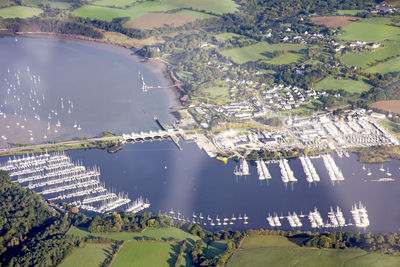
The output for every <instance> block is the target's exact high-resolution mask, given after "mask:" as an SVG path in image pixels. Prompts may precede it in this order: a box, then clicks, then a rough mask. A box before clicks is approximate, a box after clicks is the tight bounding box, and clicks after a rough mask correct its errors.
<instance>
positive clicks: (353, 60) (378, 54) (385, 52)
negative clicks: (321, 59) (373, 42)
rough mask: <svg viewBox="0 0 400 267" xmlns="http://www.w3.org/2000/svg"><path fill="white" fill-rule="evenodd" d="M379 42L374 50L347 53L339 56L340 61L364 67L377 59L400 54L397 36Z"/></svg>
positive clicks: (399, 40)
mask: <svg viewBox="0 0 400 267" xmlns="http://www.w3.org/2000/svg"><path fill="white" fill-rule="evenodd" d="M380 44H381V47H379V48H377V49H376V50H375V51H363V52H354V53H347V54H345V55H344V56H343V57H342V58H341V61H342V62H343V63H344V64H345V65H347V66H356V67H363V68H365V67H368V65H369V64H373V63H374V62H375V61H377V60H383V59H385V58H388V57H391V56H394V55H399V54H400V38H399V37H397V38H394V39H392V40H388V41H382V42H380ZM379 64H381V63H379Z"/></svg>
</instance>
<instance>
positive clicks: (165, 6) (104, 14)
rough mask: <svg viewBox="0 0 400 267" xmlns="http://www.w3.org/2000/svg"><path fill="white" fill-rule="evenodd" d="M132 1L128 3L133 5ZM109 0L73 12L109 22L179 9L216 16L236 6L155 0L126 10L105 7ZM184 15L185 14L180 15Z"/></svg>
mask: <svg viewBox="0 0 400 267" xmlns="http://www.w3.org/2000/svg"><path fill="white" fill-rule="evenodd" d="M128 1H129V0H118V1H117V2H116V3H115V4H114V5H115V6H117V7H124V6H125V4H126V3H128ZM133 1H134V0H131V1H130V2H131V3H133ZM110 3H114V1H111V0H102V1H100V2H92V3H91V4H87V5H84V6H82V7H80V8H78V9H76V10H74V11H73V14H74V15H75V16H78V17H83V18H86V17H89V18H91V19H101V20H106V21H111V20H112V19H114V18H119V17H130V18H131V19H132V20H134V19H137V18H139V17H141V16H144V15H146V14H148V13H150V12H165V11H169V10H174V9H179V8H193V9H198V10H205V11H208V12H213V13H216V14H222V13H229V12H234V11H236V4H235V3H234V2H233V1H232V0H219V1H213V0H158V1H157V0H156V1H146V2H141V3H138V4H137V5H134V6H132V7H129V8H127V9H122V8H113V7H107V6H108V5H110ZM198 13H200V12H197V13H187V14H186V15H189V16H190V17H194V18H200V16H203V15H199V14H198ZM180 15H185V14H180Z"/></svg>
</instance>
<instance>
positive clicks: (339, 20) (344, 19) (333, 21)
mask: <svg viewBox="0 0 400 267" xmlns="http://www.w3.org/2000/svg"><path fill="white" fill-rule="evenodd" d="M311 20H312V21H313V22H314V23H315V24H318V25H325V26H327V27H330V28H338V27H343V26H346V25H348V24H350V23H353V22H356V21H359V20H361V18H358V17H348V16H326V17H314V18H312V19H311Z"/></svg>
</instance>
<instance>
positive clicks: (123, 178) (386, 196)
mask: <svg viewBox="0 0 400 267" xmlns="http://www.w3.org/2000/svg"><path fill="white" fill-rule="evenodd" d="M181 145H182V147H183V151H179V150H178V149H177V148H176V147H175V145H174V144H173V143H172V142H170V141H162V142H160V141H158V142H153V143H140V144H129V145H126V146H124V148H123V149H122V150H121V151H119V152H117V153H116V154H108V153H106V152H105V151H101V150H88V151H82V150H80V151H68V152H67V153H68V154H69V155H70V156H71V157H72V158H73V159H74V160H82V162H84V164H85V165H87V166H93V165H95V164H96V165H98V166H101V172H102V177H103V178H102V179H103V180H104V181H105V182H106V186H107V187H112V188H115V189H116V190H117V191H118V192H121V191H123V192H127V193H129V196H131V197H133V198H135V197H137V196H143V197H147V198H148V199H149V201H150V203H151V207H150V209H149V210H150V211H152V212H155V213H158V212H159V211H161V212H163V213H164V212H169V211H170V210H171V209H173V210H174V211H180V212H181V213H182V214H184V215H185V216H186V217H189V218H190V219H192V214H193V212H195V213H196V215H199V213H200V212H201V213H202V215H203V216H204V217H206V216H207V215H210V216H211V217H213V218H214V219H215V217H216V216H217V215H218V216H219V218H223V217H232V215H233V214H235V216H236V217H238V215H239V213H240V214H241V215H243V214H244V213H246V214H247V216H248V217H249V220H248V222H249V223H248V225H244V224H242V223H235V224H234V225H229V227H231V228H234V229H247V228H253V229H254V228H260V227H262V228H270V227H269V225H268V224H267V222H266V217H267V215H268V213H271V214H273V213H274V212H276V213H277V214H278V215H287V214H288V212H291V213H292V212H293V211H294V212H296V213H297V214H300V213H303V214H308V212H309V211H310V210H313V209H314V207H317V209H318V210H319V211H320V213H321V215H322V217H323V219H324V220H325V221H327V219H328V218H327V212H328V211H329V209H330V207H331V206H332V207H334V208H336V206H337V205H339V206H340V208H341V209H342V211H343V214H344V216H345V218H346V221H348V220H349V219H352V216H351V214H350V210H351V207H352V205H354V204H355V203H358V202H359V201H361V202H362V203H363V204H364V205H365V206H366V207H367V210H368V215H369V219H370V221H371V225H370V226H369V227H368V228H367V229H366V230H367V231H371V232H398V231H400V225H399V222H400V207H399V206H398V205H397V203H399V201H400V194H399V192H400V181H399V177H400V170H399V167H400V161H398V160H393V161H391V162H389V163H385V164H384V168H385V169H387V168H389V169H390V172H391V173H392V177H393V178H394V179H395V181H394V182H374V181H372V180H375V179H379V178H383V177H387V175H386V174H385V173H384V172H381V171H380V170H379V168H380V167H381V165H380V164H367V165H366V170H363V168H362V165H363V164H360V163H358V162H357V156H356V155H355V154H351V156H350V158H345V157H343V158H339V157H337V156H336V155H332V156H333V158H334V160H335V162H336V163H337V165H338V166H339V168H340V169H341V170H342V172H343V175H344V178H345V180H344V181H342V182H341V183H335V184H332V182H331V180H330V179H329V176H328V173H327V171H326V168H325V166H324V164H323V162H322V159H321V158H316V159H311V161H312V162H313V164H314V166H315V168H316V170H317V172H318V174H319V175H320V177H321V181H320V182H317V183H315V184H309V183H308V182H307V181H306V178H305V174H304V172H303V168H302V166H301V163H300V160H299V159H295V160H290V161H289V165H290V166H291V168H292V170H293V172H294V174H295V177H296V178H297V179H298V182H296V183H291V184H289V185H288V186H287V187H286V186H285V185H284V183H283V182H282V180H281V176H280V170H279V166H278V164H275V163H271V164H268V168H269V170H270V172H271V175H272V179H271V180H270V181H269V182H268V183H267V182H266V181H260V180H259V179H258V176H257V170H256V167H255V166H253V165H251V166H250V172H251V175H250V176H248V177H235V176H234V175H233V170H234V168H235V165H236V164H237V162H234V161H232V160H231V161H229V162H228V164H223V163H221V162H219V161H217V160H215V159H212V158H209V157H208V156H207V154H206V153H205V152H203V151H202V150H200V149H199V148H198V147H197V145H196V144H195V143H185V142H182V143H181ZM368 169H370V170H371V172H372V175H371V176H368V175H367V170H368ZM281 221H282V224H283V225H282V227H280V228H278V229H285V230H290V229H291V228H290V227H289V224H288V222H287V220H286V219H284V220H281ZM214 222H215V221H214ZM302 222H303V224H304V227H302V228H300V229H302V230H310V223H309V222H308V220H307V218H303V219H302ZM222 227H223V226H222ZM226 227H228V226H226ZM205 228H206V229H209V230H216V229H220V228H218V227H209V226H205ZM343 230H352V231H357V230H359V229H355V228H353V227H344V228H343Z"/></svg>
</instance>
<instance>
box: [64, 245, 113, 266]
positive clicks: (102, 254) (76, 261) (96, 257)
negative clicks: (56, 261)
mask: <svg viewBox="0 0 400 267" xmlns="http://www.w3.org/2000/svg"><path fill="white" fill-rule="evenodd" d="M107 251H111V245H110V244H86V245H85V246H84V247H82V248H78V249H76V250H75V251H74V252H72V254H71V255H69V256H68V257H67V258H66V259H65V260H64V261H63V262H62V263H61V264H60V265H59V266H60V267H76V266H85V267H98V266H100V263H102V262H103V261H104V260H105V258H106V256H107Z"/></svg>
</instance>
